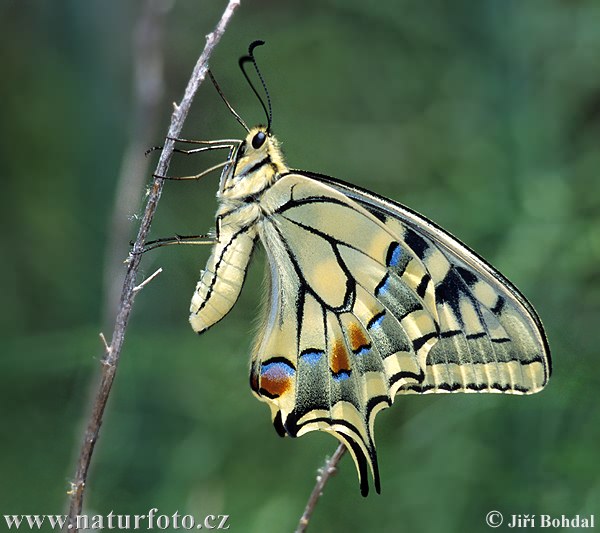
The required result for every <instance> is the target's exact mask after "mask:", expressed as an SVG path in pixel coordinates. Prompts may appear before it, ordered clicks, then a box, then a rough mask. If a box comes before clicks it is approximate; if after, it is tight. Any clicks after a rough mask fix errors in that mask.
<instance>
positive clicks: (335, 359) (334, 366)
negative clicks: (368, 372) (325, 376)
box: [331, 341, 351, 374]
mask: <svg viewBox="0 0 600 533" xmlns="http://www.w3.org/2000/svg"><path fill="white" fill-rule="evenodd" d="M350 370H351V367H350V359H349V357H348V350H346V346H345V344H344V343H343V341H334V343H333V349H332V350H331V371H332V372H333V373H334V374H339V373H340V372H350Z"/></svg>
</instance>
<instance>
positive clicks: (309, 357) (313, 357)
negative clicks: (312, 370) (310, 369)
mask: <svg viewBox="0 0 600 533" xmlns="http://www.w3.org/2000/svg"><path fill="white" fill-rule="evenodd" d="M324 354H325V352H324V351H323V350H304V351H303V352H302V353H301V354H300V357H302V360H303V361H306V362H307V363H308V364H310V365H316V364H317V363H318V362H319V360H320V359H321V356H322V355H324Z"/></svg>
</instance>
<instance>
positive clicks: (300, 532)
mask: <svg viewBox="0 0 600 533" xmlns="http://www.w3.org/2000/svg"><path fill="white" fill-rule="evenodd" d="M345 452H346V446H344V445H343V444H340V445H339V446H338V447H337V449H336V450H335V453H334V454H333V455H332V456H331V458H330V459H328V460H327V461H325V464H324V465H323V467H322V468H320V469H319V473H318V474H317V482H316V484H315V487H314V488H313V490H312V492H311V493H310V496H309V498H308V502H307V503H306V507H305V509H304V513H302V516H301V517H300V522H298V527H297V528H296V533H304V532H305V531H306V529H307V528H308V524H309V522H310V519H311V517H312V514H313V512H314V510H315V507H316V506H317V503H318V501H319V498H320V497H321V496H322V494H323V490H324V489H325V485H326V484H327V482H328V481H329V478H330V477H331V476H333V475H334V474H335V473H336V472H337V465H338V463H339V462H340V459H341V458H342V457H343V455H344V453H345Z"/></svg>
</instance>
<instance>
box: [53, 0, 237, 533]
mask: <svg viewBox="0 0 600 533" xmlns="http://www.w3.org/2000/svg"><path fill="white" fill-rule="evenodd" d="M240 1H241V0H229V2H228V4H227V7H226V8H225V11H224V12H223V15H222V17H221V20H220V21H219V23H218V24H217V26H216V28H215V29H214V31H213V32H212V33H210V34H208V35H207V37H206V45H205V47H204V50H203V51H202V54H201V55H200V57H199V58H198V61H197V62H196V65H195V67H194V70H193V72H192V76H191V78H190V81H189V82H188V85H187V87H186V90H185V94H184V96H183V99H182V100H181V103H180V104H179V105H176V106H175V110H174V112H173V115H172V117H171V124H170V126H169V132H168V134H167V141H166V142H165V145H164V148H163V150H162V152H161V154H160V159H159V161H158V165H157V167H156V171H155V174H156V175H159V176H164V175H166V173H167V170H168V167H169V163H170V161H171V157H172V155H173V147H174V141H172V140H171V139H173V138H177V137H179V136H180V133H181V130H182V128H183V123H184V121H185V119H186V117H187V114H188V112H189V110H190V107H191V104H192V100H193V98H194V95H195V93H196V91H197V90H198V87H199V85H200V83H202V81H203V80H204V78H205V76H206V72H207V70H208V60H209V58H210V56H211V54H212V52H213V50H214V48H215V46H216V45H217V43H218V42H219V40H220V39H221V37H222V35H223V33H224V32H225V28H226V27H227V24H228V23H229V21H230V20H231V17H232V16H233V13H234V11H235V10H236V8H237V7H238V6H239V5H240ZM163 183H164V182H163V180H161V179H154V182H153V184H152V188H151V190H150V194H149V196H148V201H147V203H146V208H145V211H144V215H143V217H142V220H141V223H140V229H139V231H138V235H137V238H136V240H135V243H134V245H133V249H132V253H131V254H130V259H129V262H128V265H127V272H126V274H125V280H124V282H123V288H122V291H121V299H120V304H119V310H118V313H117V317H116V320H115V327H114V330H113V335H112V340H111V342H110V346H109V349H108V350H107V351H106V353H105V355H104V358H103V360H102V374H101V377H100V385H99V387H98V390H97V392H96V394H95V397H94V402H93V406H92V412H91V414H90V416H89V419H88V423H87V427H86V430H85V434H84V439H83V443H82V445H81V450H80V452H79V458H78V461H77V471H76V473H75V478H74V479H73V481H72V482H71V490H70V491H69V496H70V497H69V514H68V521H67V525H66V529H65V531H70V532H76V531H78V529H77V516H78V515H79V514H81V510H82V506H83V497H84V492H85V487H86V482H87V476H88V471H89V466H90V461H91V458H92V454H93V452H94V447H95V444H96V441H97V439H98V433H99V431H100V426H101V424H102V418H103V415H104V410H105V408H106V402H107V400H108V396H109V394H110V390H111V387H112V384H113V381H114V378H115V373H116V370H117V365H118V363H119V358H120V356H121V349H122V347H123V341H124V340H125V330H126V328H127V323H128V321H129V316H130V314H131V308H132V305H133V300H134V297H135V295H136V291H135V287H136V277H137V273H138V270H139V265H140V261H141V257H142V255H141V253H140V252H141V251H142V250H143V246H144V242H145V240H146V237H147V235H148V233H149V231H150V225H151V223H152V219H153V217H154V213H155V211H156V206H157V204H158V201H159V199H160V196H161V193H162V188H163Z"/></svg>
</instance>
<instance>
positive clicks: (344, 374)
mask: <svg viewBox="0 0 600 533" xmlns="http://www.w3.org/2000/svg"><path fill="white" fill-rule="evenodd" d="M331 374H332V376H333V379H334V380H335V381H346V380H347V379H349V378H350V372H349V371H347V370H342V371H341V372H338V373H337V374H335V373H333V372H332V373H331Z"/></svg>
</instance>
